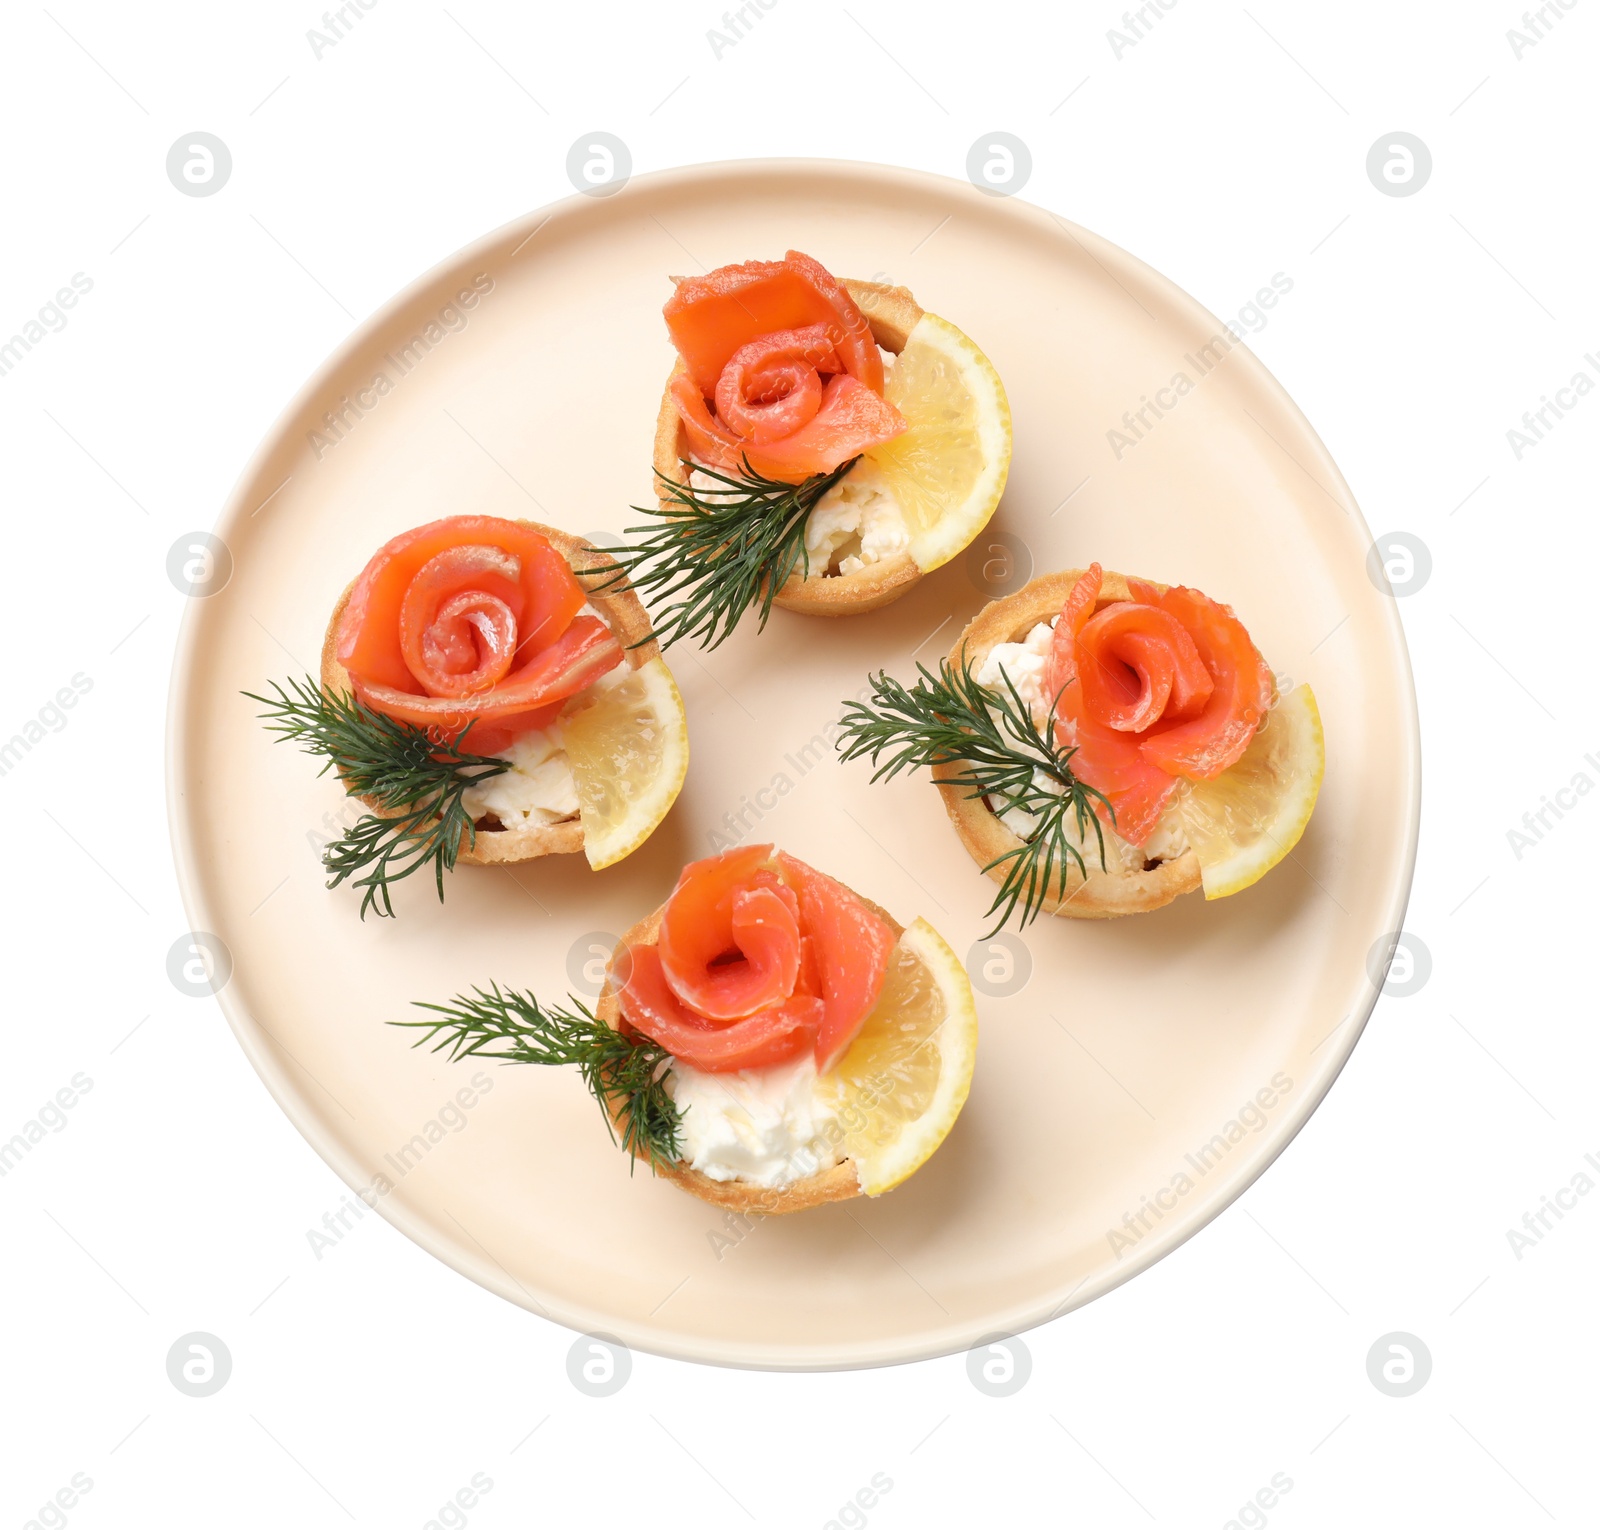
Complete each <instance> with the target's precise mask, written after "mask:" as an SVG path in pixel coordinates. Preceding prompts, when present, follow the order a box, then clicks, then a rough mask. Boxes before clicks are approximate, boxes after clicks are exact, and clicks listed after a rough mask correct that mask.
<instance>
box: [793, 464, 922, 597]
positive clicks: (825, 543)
mask: <svg viewBox="0 0 1600 1530" xmlns="http://www.w3.org/2000/svg"><path fill="white" fill-rule="evenodd" d="M910 545H911V534H910V532H909V531H908V530H907V529H906V518H905V514H904V512H903V511H902V510H901V508H900V501H899V500H898V499H896V498H895V495H894V491H893V490H892V489H891V488H890V487H889V484H888V481H887V480H886V479H885V478H884V476H883V473H882V472H881V470H880V469H879V468H878V465H877V464H876V463H875V462H871V461H869V460H868V459H867V458H865V457H863V458H862V459H861V461H859V462H858V463H856V465H855V466H854V467H853V468H851V469H850V471H849V472H848V473H846V474H845V475H844V477H843V478H841V479H840V480H839V481H838V483H836V484H835V485H834V486H833V487H832V488H831V489H829V490H828V492H827V493H826V494H824V495H823V496H822V498H821V499H819V500H818V501H817V503H816V504H815V505H814V506H813V507H812V510H811V514H810V516H808V517H807V519H806V559H807V563H808V565H809V569H810V572H809V574H808V576H807V577H809V578H812V579H820V578H825V577H826V576H828V575H829V574H857V573H860V571H861V570H862V569H864V568H867V567H869V566H870V565H871V564H874V563H883V562H886V561H887V560H888V559H890V558H892V557H893V556H894V555H895V554H896V553H901V552H904V551H905V550H906V548H907V547H909V546H910Z"/></svg>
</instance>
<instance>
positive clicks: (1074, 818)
mask: <svg viewBox="0 0 1600 1530" xmlns="http://www.w3.org/2000/svg"><path fill="white" fill-rule="evenodd" d="M919 671H920V679H919V680H918V681H917V683H916V685H915V686H913V687H911V688H910V689H909V690H908V689H907V688H906V687H905V686H903V685H901V684H900V683H899V682H898V681H896V680H893V679H891V678H890V677H889V676H888V675H886V674H881V673H880V674H879V675H877V676H875V677H874V679H873V682H872V684H873V692H874V700H873V704H871V705H863V704H861V703H859V702H855V703H850V704H849V705H848V706H847V708H846V712H845V716H844V719H843V734H842V738H841V751H842V755H843V758H845V759H853V758H856V757H858V756H863V755H865V756H869V757H870V758H871V759H872V760H873V761H874V762H875V763H877V764H878V771H877V774H876V775H875V776H874V777H873V779H874V780H877V779H878V778H879V777H883V776H893V775H895V774H897V773H898V772H899V771H901V770H903V769H906V768H907V767H910V766H915V765H930V766H932V767H933V768H934V780H935V782H936V783H937V784H938V787H939V793H940V795H941V797H942V798H943V799H944V805H945V809H946V811H947V812H948V813H949V815H950V821H951V823H952V824H953V825H954V826H955V830H956V833H957V834H958V835H959V836H960V838H961V842H962V844H963V845H965V846H966V848H967V851H968V853H969V854H970V855H971V856H972V858H973V859H974V860H975V861H976V862H977V863H978V864H979V866H981V867H982V868H983V870H984V871H985V872H986V873H987V874H988V875H989V876H990V877H992V878H993V879H994V880H995V881H996V882H998V883H999V884H1000V891H999V893H998V894H997V895H996V897H995V900H994V903H993V905H992V906H991V908H990V912H991V913H992V914H997V915H998V917H999V922H1000V923H1004V921H1005V920H1006V919H1007V918H1008V917H1009V916H1010V915H1011V914H1012V913H1013V912H1015V911H1018V910H1020V911H1021V915H1022V922H1023V923H1024V924H1025V923H1027V921H1028V920H1029V919H1032V918H1034V917H1035V916H1037V915H1038V914H1039V913H1040V912H1045V913H1050V914H1060V915H1064V916H1066V917H1068V918H1072V919H1113V918H1116V917H1117V916H1119V915H1122V914H1139V913H1144V912H1146V911H1148V910H1150V909H1155V908H1160V907H1161V906H1162V905H1163V904H1167V903H1170V902H1172V900H1173V899H1174V898H1176V897H1179V896H1180V895H1181V894H1183V893H1187V892H1193V891H1194V890H1195V889H1196V888H1203V889H1204V890H1205V895H1206V897H1207V898H1223V897H1227V896H1228V895H1229V894H1231V893H1236V892H1239V891H1241V890H1242V889H1243V888H1246V887H1249V886H1250V885H1251V884H1252V883H1254V882H1256V881H1259V880H1260V878H1261V877H1263V876H1265V875H1266V873H1267V872H1268V871H1270V870H1271V869H1272V868H1273V867H1274V866H1276V865H1277V864H1278V862H1279V861H1281V860H1282V859H1283V858H1284V857H1285V856H1286V855H1288V854H1289V852H1290V851H1291V850H1293V849H1294V847H1295V845H1296V843H1297V842H1298V841H1299V839H1300V836H1301V834H1302V833H1303V832H1304V830H1305V826H1306V824H1307V823H1308V822H1309V821H1310V818H1311V812H1312V809H1313V808H1314V807H1315V806H1316V801H1317V792H1318V790H1319V789H1320V787H1321V785H1322V772H1323V743H1322V721H1321V718H1320V717H1319V715H1318V712H1317V703H1316V698H1315V697H1314V696H1313V695H1312V693H1311V687H1310V686H1308V685H1298V686H1295V687H1294V688H1293V689H1292V690H1289V691H1288V692H1287V693H1286V694H1280V693H1279V691H1278V688H1277V685H1276V683H1275V681H1274V678H1273V674H1272V671H1271V670H1270V669H1269V668H1268V667H1267V665H1266V662H1265V660H1263V659H1262V657H1261V655H1260V654H1259V653H1258V652H1257V651H1256V647H1255V645H1254V643H1252V642H1251V641H1250V634H1249V633H1248V632H1247V631H1246V630H1245V627H1244V624H1243V623H1242V622H1241V621H1240V620H1239V618H1238V617H1237V616H1235V615H1234V614H1233V612H1232V611H1231V610H1230V609H1229V608H1228V607H1227V606H1224V605H1220V604H1218V603H1217V602H1216V601H1214V600H1211V599H1209V598H1208V597H1207V596H1205V595H1202V594H1201V593H1200V592H1199V591H1198V590H1191V589H1186V588H1185V587H1183V586H1182V585H1164V584H1155V583H1152V582H1151V581H1149V580H1144V579H1134V578H1124V577H1123V576H1122V575H1121V574H1112V573H1105V572H1103V571H1102V569H1101V567H1100V565H1099V564H1098V563H1095V564H1091V565H1090V566H1089V568H1088V569H1087V570H1080V569H1073V570H1070V571H1069V572H1067V573H1062V574H1051V575H1048V576H1046V577H1044V578H1041V579H1035V580H1034V581H1033V582H1032V583H1031V584H1029V585H1027V586H1026V587H1025V588H1023V589H1021V590H1019V591H1017V593H1016V594H1014V595H1009V596H1007V597H1006V598H1005V599H1003V600H997V601H992V602H990V604H989V605H987V606H986V607H985V608H984V609H983V610H982V611H980V612H979V613H978V615H977V616H976V617H974V618H973V620H972V621H971V623H969V624H968V626H967V628H966V630H965V631H964V632H963V633H962V634H961V637H960V638H959V639H958V640H957V642H956V645H955V647H954V649H953V650H952V651H951V653H950V656H949V658H947V659H946V660H944V661H943V662H942V663H941V664H940V666H939V673H938V674H937V675H934V674H930V673H929V672H928V670H926V669H924V668H921V666H919ZM885 754H887V759H885V758H884V756H885Z"/></svg>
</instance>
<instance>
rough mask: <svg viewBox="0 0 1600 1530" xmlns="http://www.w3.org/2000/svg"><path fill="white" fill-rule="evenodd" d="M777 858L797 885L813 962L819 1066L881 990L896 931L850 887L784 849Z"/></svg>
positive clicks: (828, 1061) (841, 1046) (846, 1040)
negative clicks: (819, 1016)
mask: <svg viewBox="0 0 1600 1530" xmlns="http://www.w3.org/2000/svg"><path fill="white" fill-rule="evenodd" d="M778 864H779V865H780V866H781V867H782V868H783V873H784V876H785V877H787V878H788V879H789V881H790V882H791V883H792V884H793V885H794V886H795V887H796V888H797V889H798V890H799V894H800V916H801V920H802V921H803V923H804V926H805V930H806V935H807V938H808V939H809V940H810V942H811V943H812V950H811V952H810V953H808V954H809V955H810V956H811V957H812V959H813V961H814V963H815V967H814V973H813V975H812V978H811V980H812V981H813V982H815V983H817V984H818V986H819V989H820V992H821V995H822V1005H823V1015H822V1022H821V1025H820V1027H819V1028H818V1030H817V1044H816V1057H817V1071H818V1072H819V1073H820V1072H823V1071H825V1070H826V1069H828V1068H829V1067H831V1066H832V1065H833V1064H834V1063H835V1062H837V1061H838V1059H839V1058H840V1057H841V1056H843V1055H844V1052H845V1049H846V1048H847V1047H848V1046H849V1045H850V1043H851V1042H852V1041H854V1040H855V1039H856V1035H857V1033H858V1032H859V1031H860V1030H861V1027H862V1025H864V1024H865V1023H866V1018H867V1016H868V1015H870V1014H871V1013H872V1007H873V1005H875V1004H876V1003H877V1002H878V995H879V994H881V993H882V992H883V982H884V977H885V974H886V973H887V972H888V970H889V953H890V952H891V951H893V949H894V944H895V933H894V930H893V929H892V928H891V927H890V925H889V924H888V922H887V921H886V920H885V919H883V918H882V917H881V916H880V915H878V914H875V913H874V912H873V911H872V910H871V909H870V908H868V907H867V906H866V904H865V903H863V902H862V901H861V899H860V898H858V897H857V896H856V895H855V894H854V893H853V892H851V891H850V889H849V888H848V887H845V886H843V885H842V884H841V883H838V882H835V881H834V880H833V878H832V877H828V876H824V875H823V874H822V873H821V872H820V871H816V870H814V869H813V868H812V867H810V866H808V865H806V863H805V862H804V861H797V860H796V859H795V858H794V857H793V856H792V855H785V854H782V853H781V852H780V853H779V856H778Z"/></svg>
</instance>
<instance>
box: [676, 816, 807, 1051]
mask: <svg viewBox="0 0 1600 1530" xmlns="http://www.w3.org/2000/svg"><path fill="white" fill-rule="evenodd" d="M771 857H772V846H771V845H751V846H747V847H746V848H744V849H741V850H730V851H728V852H727V853H726V854H724V855H718V856H713V857H711V858H710V859H709V860H703V861H696V862H694V863H693V864H692V865H690V866H686V867H685V868H684V869H683V872H682V874H681V875H680V876H679V878H678V885H677V887H676V888H675V889H674V890H673V894H672V896H671V898H669V899H668V900H667V906H666V909H665V911H664V912H663V913H662V916H661V932H660V935H659V936H658V942H659V944H658V949H659V950H660V952H661V966H662V969H663V971H664V972H665V973H666V979H667V983H668V985H669V986H670V987H671V989H672V991H673V992H674V993H675V994H676V995H677V996H678V998H679V999H680V1000H681V1001H682V1002H683V1003H684V1004H686V1005H688V1006H689V1007H690V1008H691V1009H692V1010H694V1012H695V1013H696V1014H698V1015H699V1016H701V1017H702V1018H703V1019H706V1020H715V1021H722V1022H727V1021H730V1020H741V1019H743V1018H744V1017H746V1016H747V1015H751V1014H753V1013H755V1011H756V1010H758V1009H764V1008H766V1007H768V1006H769V1005H773V1004H779V1003H781V1002H782V1001H783V1000H784V999H786V998H788V997H789V995H790V994H791V993H793V992H794V986H795V980H796V979H797V978H798V977H799V974H800V924H799V919H798V917H797V915H798V909H797V907H796V904H795V901H794V899H793V898H792V896H791V897H790V898H789V899H785V898H784V897H782V896H781V895H780V894H779V893H778V891H777V890H776V889H775V888H774V886H773V885H772V884H773V883H774V882H775V881H776V880H777V879H776V878H775V877H771V876H770V874H769V877H768V879H766V880H764V881H757V880H755V878H756V874H757V872H758V871H759V870H760V869H761V868H762V867H763V866H765V864H766V863H767V862H768V861H769V860H770V859H771ZM784 891H785V892H787V891H788V889H787V888H786V889H784Z"/></svg>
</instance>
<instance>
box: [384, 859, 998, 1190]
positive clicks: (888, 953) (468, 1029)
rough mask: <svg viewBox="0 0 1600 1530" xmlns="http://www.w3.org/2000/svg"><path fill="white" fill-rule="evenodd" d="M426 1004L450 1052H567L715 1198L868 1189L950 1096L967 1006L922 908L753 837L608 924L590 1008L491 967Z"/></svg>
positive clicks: (643, 1154) (922, 1138)
mask: <svg viewBox="0 0 1600 1530" xmlns="http://www.w3.org/2000/svg"><path fill="white" fill-rule="evenodd" d="M420 1007H421V1008H423V1009H427V1010H430V1011H432V1012H433V1016H434V1018H430V1019H427V1020H409V1021H396V1022H394V1023H396V1024H399V1025H406V1026H411V1027H416V1028H420V1029H422V1030H424V1031H425V1032H426V1033H427V1034H426V1035H425V1036H423V1037H420V1038H419V1039H418V1042H417V1045H419V1046H420V1045H422V1044H423V1043H424V1042H425V1041H432V1043H433V1049H434V1050H435V1051H441V1050H442V1051H448V1053H449V1054H450V1057H451V1059H452V1060H457V1059H460V1058H465V1057H491V1058H500V1059H501V1060H503V1061H505V1062H514V1063H539V1064H545V1065H558V1066H559V1065H569V1066H575V1067H577V1068H578V1069H579V1070H580V1071H581V1073H582V1075H583V1078H584V1082H585V1083H587V1084H588V1086H589V1088H590V1089H591V1091H593V1093H594V1095H595V1097H596V1099H598V1100H599V1102H600V1105H601V1107H602V1109H603V1110H604V1112H605V1116H606V1121H607V1124H608V1125H609V1126H610V1127H611V1129H612V1134H613V1138H614V1139H616V1140H620V1142H621V1144H622V1146H623V1147H624V1148H625V1149H626V1150H627V1151H628V1152H629V1153H630V1154H632V1155H633V1157H634V1158H637V1159H644V1160H645V1161H646V1162H648V1163H649V1164H650V1166H651V1168H652V1169H654V1170H655V1172H656V1173H658V1174H660V1175H662V1176H664V1177H665V1178H668V1179H671V1180H672V1181H674V1182H675V1183H676V1184H678V1185H680V1186H681V1187H682V1188H683V1189H685V1190H687V1191H689V1192H690V1194H692V1195H697V1196H699V1197H700V1198H701V1199H702V1200H707V1201H711V1202H713V1203H715V1204H716V1205H719V1206H728V1207H733V1208H736V1209H739V1210H745V1211H759V1212H762V1213H767V1214H772V1213H783V1212H790V1211H802V1210H805V1209H806V1208H807V1207H810V1206H820V1205H822V1204H823V1203H824V1202H826V1201H837V1200H844V1199H847V1198H848V1197H851V1196H857V1195H882V1194H883V1193H884V1192H885V1191H886V1190H892V1189H893V1188H894V1187H895V1186H896V1185H898V1184H900V1183H901V1182H902V1181H903V1180H905V1179H906V1178H907V1177H908V1176H910V1175H911V1174H912V1173H914V1172H915V1171H916V1170H917V1169H918V1168H920V1167H921V1166H922V1165H923V1164H924V1163H925V1162H927V1160H928V1158H929V1157H930V1156H931V1155H932V1154H933V1152H934V1150H935V1149H936V1148H937V1147H938V1146H939V1144H940V1143H941V1142H943V1141H944V1139H945V1137H946V1135H947V1134H948V1133H949V1131H950V1128H951V1126H952V1124H953V1123H954V1122H955V1119H956V1116H957V1115H958V1114H959V1113H960V1111H961V1107H962V1105H963V1103H965V1101H966V1098H967V1089H968V1086H969V1084H970V1082H971V1079H972V1064H973V1057H974V1054H975V1050H976V1046H977V1014H976V1011H975V1010H974V1007H973V1000H972V989H971V986H970V985H969V983H968V982H967V976H966V973H965V971H963V969H962V966H961V963H960V962H959V961H958V960H957V959H956V956H955V953H954V952H952V951H951V949H950V948H949V946H947V945H946V944H945V943H944V941H943V940H942V939H941V938H940V936H939V935H938V933H937V932H936V931H935V930H934V929H933V927H932V926H931V925H929V924H927V923H926V922H925V921H924V920H922V919H917V920H915V921H914V922H913V923H912V924H911V925H910V926H909V927H907V928H902V927H901V926H900V925H898V924H897V923H896V922H895V921H894V920H893V919H891V918H890V917H889V915H888V914H886V913H885V912H884V911H883V910H882V909H880V908H879V907H878V906H877V905H876V904H873V903H870V902H868V901H867V900H866V899H865V898H863V897H861V896H860V895H859V894H857V893H854V892H851V891H850V889H849V888H847V887H845V886H843V885H842V884H841V883H839V882H836V881H834V880H833V879H832V878H831V877H827V876H824V875H823V874H822V873H821V872H819V871H815V870H813V869H812V868H811V867H810V866H808V865H806V864H805V863H804V862H803V861H798V860H796V859H795V858H794V857H793V856H791V855H785V854H784V853H782V852H781V851H779V852H777V853H774V851H773V847H772V846H771V845H750V846H745V847H742V848H740V849H737V850H729V851H726V852H725V853H724V854H722V855H719V856H715V857H713V858H711V859H710V860H704V861H697V862H695V863H694V864H693V865H691V866H687V867H685V868H684V870H683V874H682V875H681V876H680V877H679V878H678V885H677V887H676V888H675V889H674V891H673V893H672V896H671V897H670V898H668V899H667V901H666V903H665V904H663V905H662V906H661V907H660V908H659V909H657V910H656V911H655V912H654V913H653V914H651V915H649V917H648V918H645V919H643V920H641V921H640V922H639V923H638V924H636V925H635V926H634V927H633V928H632V929H631V930H629V931H628V933H627V934H626V935H625V936H624V937H623V940H622V942H621V944H620V945H619V946H618V947H617V950H616V953H615V955H614V956H613V958H612V963H611V968H610V974H609V978H608V981H607V983H606V987H605V989H604V991H603V992H602V993H601V996H600V999H599V1003H598V1005H597V1006H596V1008H595V1009H593V1010H591V1009H589V1008H588V1007H587V1006H586V1005H584V1004H582V1003H580V1002H579V1001H577V1000H576V999H572V1000H570V1002H569V1004H568V1005H567V1006H554V1005H545V1004H541V1003H540V1001H539V1000H538V999H536V998H535V997H534V996H533V995H532V994H529V993H519V992H516V991H514V990H506V989H502V988H500V987H499V986H498V985H493V986H491V987H489V988H487V989H483V988H478V989H475V990H474V991H473V992H472V993H471V994H470V995H461V996H459V997H457V998H456V999H455V1001H454V1002H453V1003H450V1004H423V1005H421V1006H420Z"/></svg>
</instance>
